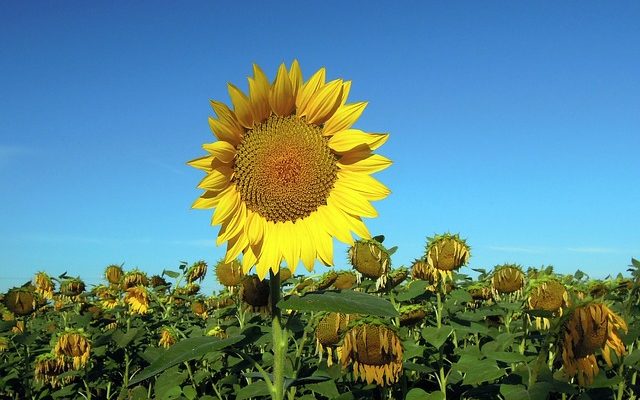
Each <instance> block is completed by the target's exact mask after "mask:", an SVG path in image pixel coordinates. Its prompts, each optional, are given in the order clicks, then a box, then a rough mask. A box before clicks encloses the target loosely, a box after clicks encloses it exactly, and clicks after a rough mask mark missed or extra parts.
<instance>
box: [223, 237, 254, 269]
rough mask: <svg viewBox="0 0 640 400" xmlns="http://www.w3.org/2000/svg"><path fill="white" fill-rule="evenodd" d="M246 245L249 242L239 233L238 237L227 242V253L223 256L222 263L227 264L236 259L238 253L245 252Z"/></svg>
mask: <svg viewBox="0 0 640 400" xmlns="http://www.w3.org/2000/svg"><path fill="white" fill-rule="evenodd" d="M248 245H249V242H248V241H247V237H246V236H245V235H243V234H242V233H239V234H238V236H236V237H234V238H232V239H231V240H229V241H228V242H227V253H226V255H225V259H224V262H225V263H227V264H228V263H230V262H231V261H233V260H235V259H236V258H238V255H240V252H242V251H243V250H245V249H246V248H247V246H248Z"/></svg>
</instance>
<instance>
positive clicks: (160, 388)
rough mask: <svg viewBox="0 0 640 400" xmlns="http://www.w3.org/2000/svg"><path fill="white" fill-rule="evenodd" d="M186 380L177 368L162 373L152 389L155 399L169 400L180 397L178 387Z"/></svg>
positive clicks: (180, 390)
mask: <svg viewBox="0 0 640 400" xmlns="http://www.w3.org/2000/svg"><path fill="white" fill-rule="evenodd" d="M185 379H187V373H186V372H178V367H175V368H171V369H168V370H166V371H164V372H163V373H162V374H161V375H160V376H159V377H158V379H157V380H156V384H155V385H154V387H153V390H154V391H155V394H156V398H158V399H164V400H170V399H176V398H178V397H180V395H182V389H181V388H180V385H181V384H182V382H184V380H185Z"/></svg>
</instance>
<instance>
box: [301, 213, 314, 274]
mask: <svg viewBox="0 0 640 400" xmlns="http://www.w3.org/2000/svg"><path fill="white" fill-rule="evenodd" d="M296 224H299V225H300V231H301V234H300V258H301V259H302V263H303V264H304V267H305V268H306V269H307V271H309V272H311V271H313V264H315V261H316V250H315V246H314V243H313V236H311V233H310V228H309V226H308V224H309V218H308V217H307V218H304V219H300V220H298V221H296Z"/></svg>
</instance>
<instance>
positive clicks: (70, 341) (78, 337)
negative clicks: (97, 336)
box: [53, 329, 91, 369]
mask: <svg viewBox="0 0 640 400" xmlns="http://www.w3.org/2000/svg"><path fill="white" fill-rule="evenodd" d="M53 352H54V354H55V355H56V356H57V357H59V358H62V359H66V358H67V357H68V358H71V359H72V360H73V368H74V369H80V368H82V367H84V366H85V365H86V364H87V361H88V360H89V356H90V354H91V342H90V341H89V337H88V336H87V334H86V333H85V332H84V330H83V329H70V330H65V332H64V333H62V334H60V335H58V339H57V340H56V344H55V346H54V348H53Z"/></svg>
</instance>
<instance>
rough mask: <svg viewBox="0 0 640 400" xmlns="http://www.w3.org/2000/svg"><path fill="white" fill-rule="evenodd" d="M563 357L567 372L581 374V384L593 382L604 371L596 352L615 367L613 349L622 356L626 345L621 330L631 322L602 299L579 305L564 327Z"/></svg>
mask: <svg viewBox="0 0 640 400" xmlns="http://www.w3.org/2000/svg"><path fill="white" fill-rule="evenodd" d="M564 328H565V329H564V338H563V342H562V361H563V366H564V371H565V373H566V374H567V375H568V376H570V377H573V376H576V375H577V377H578V383H579V384H580V385H581V386H584V385H585V384H591V383H592V382H593V378H594V377H595V376H596V375H598V373H599V372H600V370H599V368H598V362H597V361H596V357H595V352H596V351H597V350H598V349H602V357H603V358H604V360H605V362H606V363H607V365H608V366H609V368H611V366H612V363H611V351H612V350H613V351H614V352H615V353H616V355H617V356H618V357H620V356H621V355H622V354H624V353H625V347H624V344H623V343H622V340H621V339H620V336H619V333H618V331H620V330H622V331H625V332H627V323H626V322H625V321H624V320H623V319H622V318H620V317H619V316H618V315H616V314H615V313H614V312H613V311H611V310H610V309H609V307H607V306H606V305H604V304H602V303H590V304H587V305H584V306H581V307H578V308H576V309H575V310H574V311H573V313H572V314H571V316H570V318H569V319H568V320H567V322H566V324H565V327H564Z"/></svg>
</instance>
